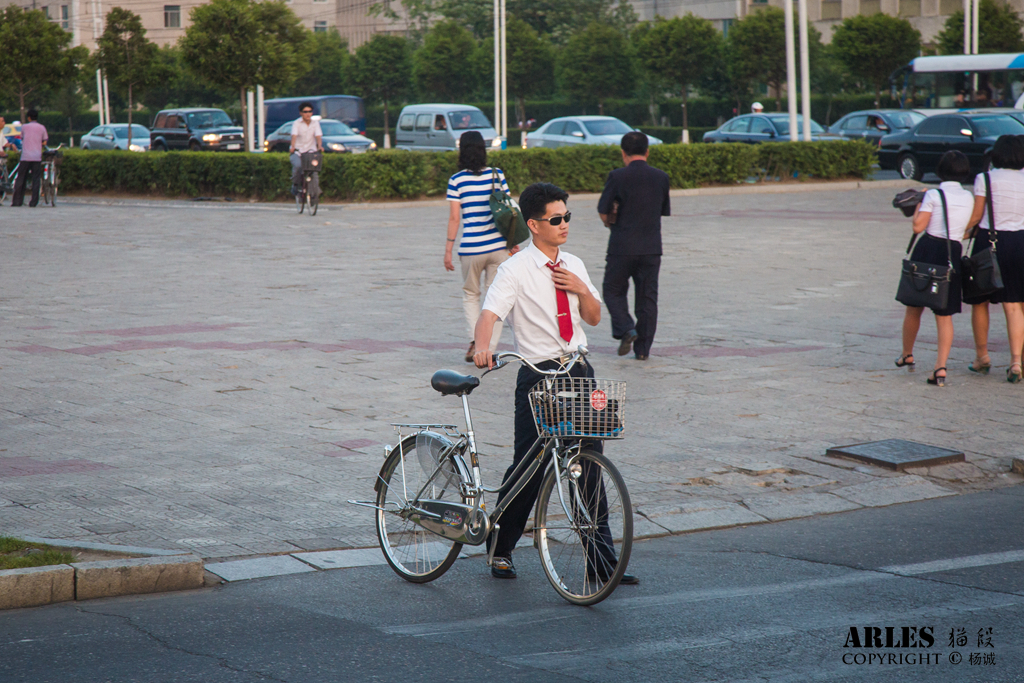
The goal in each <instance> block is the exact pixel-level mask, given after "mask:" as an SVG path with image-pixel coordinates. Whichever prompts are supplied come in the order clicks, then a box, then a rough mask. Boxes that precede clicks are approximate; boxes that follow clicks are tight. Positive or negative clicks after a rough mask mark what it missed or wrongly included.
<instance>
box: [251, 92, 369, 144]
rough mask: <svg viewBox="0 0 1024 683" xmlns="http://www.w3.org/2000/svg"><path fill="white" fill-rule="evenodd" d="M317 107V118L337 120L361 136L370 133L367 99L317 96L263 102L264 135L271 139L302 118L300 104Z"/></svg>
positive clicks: (314, 112)
mask: <svg viewBox="0 0 1024 683" xmlns="http://www.w3.org/2000/svg"><path fill="white" fill-rule="evenodd" d="M303 102H309V103H310V104H312V105H313V116H319V117H320V118H322V119H337V120H338V121H341V122H342V123H344V124H346V125H348V127H349V128H351V129H352V130H354V131H355V132H356V133H359V134H360V135H364V134H365V133H366V109H365V108H364V106H363V98H362V97H356V96H354V95H318V96H315V97H279V98H276V99H273V100H265V101H264V102H263V116H264V121H263V135H264V137H266V136H269V135H270V134H271V133H273V132H274V131H275V130H277V129H278V128H280V127H281V126H282V125H284V124H285V123H288V122H289V121H294V120H295V119H297V118H299V105H300V104H302V103H303Z"/></svg>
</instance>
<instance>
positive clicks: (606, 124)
mask: <svg viewBox="0 0 1024 683" xmlns="http://www.w3.org/2000/svg"><path fill="white" fill-rule="evenodd" d="M633 130H634V129H633V128H630V127H629V126H627V125H626V124H625V123H623V122H622V121H620V120H619V119H617V118H615V117H614V116H561V117H559V118H557V119H551V120H550V121H548V122H547V123H545V124H544V125H543V126H541V127H540V128H539V129H538V130H537V132H535V133H529V134H528V135H527V136H526V147H527V148H528V149H533V148H535V147H546V148H551V147H566V146H569V145H618V144H619V143H620V142H622V136H623V135H625V134H626V133H632V132H633ZM647 139H648V140H649V141H650V144H652V145H660V144H661V140H659V139H658V138H656V137H653V136H651V135H648V136H647Z"/></svg>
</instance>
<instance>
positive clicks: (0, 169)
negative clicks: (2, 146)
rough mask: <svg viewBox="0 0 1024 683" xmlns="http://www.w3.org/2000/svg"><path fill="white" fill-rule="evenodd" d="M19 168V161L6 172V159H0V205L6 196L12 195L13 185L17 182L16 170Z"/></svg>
mask: <svg viewBox="0 0 1024 683" xmlns="http://www.w3.org/2000/svg"><path fill="white" fill-rule="evenodd" d="M20 167H21V162H20V161H19V162H18V163H16V164H15V165H14V168H13V169H11V170H8V168H7V157H0V204H3V201H4V200H5V199H7V195H9V194H13V193H14V183H15V182H16V181H17V180H18V169H19V168H20Z"/></svg>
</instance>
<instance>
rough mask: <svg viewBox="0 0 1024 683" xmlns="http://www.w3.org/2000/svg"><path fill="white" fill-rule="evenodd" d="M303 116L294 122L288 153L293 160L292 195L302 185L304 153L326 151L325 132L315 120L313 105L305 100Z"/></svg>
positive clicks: (301, 105) (301, 108)
mask: <svg viewBox="0 0 1024 683" xmlns="http://www.w3.org/2000/svg"><path fill="white" fill-rule="evenodd" d="M299 114H301V118H300V119H299V120H298V121H296V122H295V123H293V124H292V141H291V144H290V145H289V146H288V154H289V155H291V157H290V158H291V162H292V195H293V196H294V195H297V194H298V193H299V188H301V187H302V155H303V154H306V153H308V152H323V151H324V134H323V131H322V130H320V122H319V121H314V120H313V105H312V104H310V103H309V102H303V103H302V104H300V105H299Z"/></svg>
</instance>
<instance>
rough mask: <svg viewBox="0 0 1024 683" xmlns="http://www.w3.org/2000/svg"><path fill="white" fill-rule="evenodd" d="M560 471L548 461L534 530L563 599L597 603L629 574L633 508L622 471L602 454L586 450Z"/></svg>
mask: <svg viewBox="0 0 1024 683" xmlns="http://www.w3.org/2000/svg"><path fill="white" fill-rule="evenodd" d="M556 457H557V456H556ZM560 474H561V476H560V477H556V474H555V468H554V466H553V465H552V466H550V467H549V468H548V471H547V473H546V474H545V476H544V481H543V482H542V483H541V487H540V494H539V495H538V496H537V513H536V517H535V519H534V532H533V533H534V538H535V539H536V542H537V547H538V549H539V550H540V561H541V566H542V567H543V568H544V573H545V574H546V575H547V577H548V581H550V582H551V585H552V586H554V588H555V591H557V592H558V594H559V595H561V596H562V597H563V598H565V599H566V600H568V601H569V602H571V603H573V604H576V605H594V604H596V603H599V602H601V601H602V600H604V599H605V598H607V597H608V596H609V595H611V594H612V591H614V590H615V588H616V586H618V585H619V581H620V580H621V579H622V575H623V574H625V573H626V566H627V565H628V564H629V554H630V551H631V550H632V548H633V507H632V505H631V504H630V502H629V493H628V492H627V491H626V484H625V482H623V481H622V475H620V474H619V471H618V470H617V469H616V468H615V465H613V464H612V463H611V461H610V460H608V458H606V457H605V456H604V455H602V454H600V453H596V452H594V451H590V450H584V451H582V452H581V453H579V455H577V456H576V457H574V458H570V459H569V461H568V467H567V468H566V469H564V470H562V471H561V473H560ZM556 478H557V479H558V481H556ZM559 492H561V495H560V494H559ZM616 546H617V547H616Z"/></svg>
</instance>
